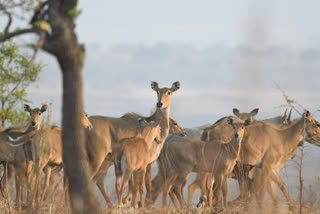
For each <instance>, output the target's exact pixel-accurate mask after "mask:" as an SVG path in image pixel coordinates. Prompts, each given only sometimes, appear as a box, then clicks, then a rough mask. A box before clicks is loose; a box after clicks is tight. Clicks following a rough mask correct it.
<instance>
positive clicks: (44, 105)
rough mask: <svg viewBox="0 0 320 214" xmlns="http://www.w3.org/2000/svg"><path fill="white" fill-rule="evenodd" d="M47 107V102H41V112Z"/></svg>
mask: <svg viewBox="0 0 320 214" xmlns="http://www.w3.org/2000/svg"><path fill="white" fill-rule="evenodd" d="M47 108H48V106H47V104H43V105H42V106H41V112H45V111H47Z"/></svg>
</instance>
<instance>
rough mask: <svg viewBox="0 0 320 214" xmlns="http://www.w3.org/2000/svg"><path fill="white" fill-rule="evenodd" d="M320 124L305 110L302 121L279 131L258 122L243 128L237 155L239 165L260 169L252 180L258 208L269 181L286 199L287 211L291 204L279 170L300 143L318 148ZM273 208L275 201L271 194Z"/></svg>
mask: <svg viewBox="0 0 320 214" xmlns="http://www.w3.org/2000/svg"><path fill="white" fill-rule="evenodd" d="M319 126H320V124H319V123H318V122H317V121H316V120H315V119H314V118H313V117H312V116H311V115H310V112H309V111H305V112H304V114H303V115H302V118H301V119H299V120H296V121H294V122H292V124H291V125H289V126H285V127H283V128H278V127H276V126H274V125H271V124H269V123H264V122H257V123H255V124H253V125H252V126H250V127H248V128H247V129H246V133H245V135H244V137H243V142H242V148H241V152H240V160H239V161H240V163H241V164H247V165H251V166H257V167H260V168H261V173H259V175H257V176H256V177H255V179H254V183H253V187H254V190H253V192H254V194H253V195H255V196H257V202H258V205H259V206H262V200H263V196H264V193H265V190H266V188H267V186H268V181H269V180H270V179H272V181H274V182H275V183H276V184H277V185H278V186H279V188H280V189H281V191H282V193H283V194H284V196H285V198H286V199H287V202H288V205H289V208H290V209H292V208H293V204H292V201H291V198H290V196H289V193H288V191H287V188H286V186H285V183H284V182H283V180H282V178H281V177H280V175H279V172H280V169H281V168H282V167H283V165H284V164H285V163H286V162H287V161H288V160H290V159H291V158H292V157H293V156H294V155H295V154H296V152H297V150H298V146H299V144H300V142H301V140H304V139H305V140H306V141H309V142H310V143H314V144H316V145H319V144H318V142H319V139H320V138H319V136H320V128H319ZM271 196H272V197H273V201H274V203H275V205H276V206H278V200H277V198H276V196H275V195H271Z"/></svg>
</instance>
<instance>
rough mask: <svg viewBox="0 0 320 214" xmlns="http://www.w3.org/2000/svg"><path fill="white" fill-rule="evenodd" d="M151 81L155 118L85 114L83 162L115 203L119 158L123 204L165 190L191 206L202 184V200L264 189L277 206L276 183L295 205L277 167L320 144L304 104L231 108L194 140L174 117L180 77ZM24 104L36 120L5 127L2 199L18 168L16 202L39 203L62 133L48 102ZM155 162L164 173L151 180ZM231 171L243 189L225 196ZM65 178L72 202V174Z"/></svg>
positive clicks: (243, 198)
mask: <svg viewBox="0 0 320 214" xmlns="http://www.w3.org/2000/svg"><path fill="white" fill-rule="evenodd" d="M151 88H152V89H153V90H154V91H155V92H156V93H157V103H156V108H155V110H154V111H153V113H152V114H151V115H150V116H149V117H144V116H143V115H139V114H136V113H127V114H125V115H123V116H122V117H120V118H114V117H105V116H90V117H88V116H87V114H86V113H84V112H83V113H82V114H81V116H82V120H81V122H82V125H83V128H84V129H85V130H86V131H85V151H86V158H87V160H88V165H87V166H83V167H88V171H89V176H90V179H92V181H93V182H94V183H96V185H97V187H98V188H99V190H100V191H101V193H102V195H103V196H104V198H105V200H106V203H107V205H108V206H109V207H112V206H113V205H112V202H111V200H110V198H109V196H108V193H107V191H106V188H105V185H104V178H105V176H106V174H107V172H108V169H109V168H110V166H112V165H114V168H115V175H116V184H115V189H116V193H117V196H118V201H119V207H122V206H124V204H126V203H127V202H128V201H129V200H131V202H132V206H133V207H145V206H151V205H152V204H154V203H155V200H156V199H157V197H158V196H159V194H160V193H161V192H162V194H163V198H162V206H163V208H167V206H168V195H169V196H170V198H171V200H172V202H173V204H174V206H175V207H176V208H177V209H181V208H185V207H191V206H192V200H193V196H194V194H195V192H196V191H197V190H199V189H200V190H201V197H200V202H199V203H198V205H197V206H198V207H203V206H213V207H216V208H219V209H226V208H227V207H228V204H229V206H230V204H236V203H240V202H241V203H248V202H250V201H252V200H253V199H256V201H257V204H258V206H259V207H262V206H263V198H264V194H265V192H268V194H269V195H270V197H271V199H272V201H273V203H274V206H275V207H278V206H279V202H278V197H277V190H276V186H278V187H279V189H280V190H281V192H282V193H283V195H284V196H285V198H286V201H287V203H288V206H289V209H291V210H292V209H294V208H295V207H294V203H293V201H292V200H291V198H290V195H289V193H288V191H287V188H286V185H285V183H284V181H283V180H282V178H281V177H280V174H279V173H280V170H281V168H282V167H283V166H284V164H285V163H286V162H287V161H289V160H290V159H292V158H293V157H294V156H295V154H296V152H297V150H298V147H299V146H301V145H302V144H303V142H304V141H307V142H309V143H311V144H314V145H316V146H319V145H320V123H318V122H317V121H316V120H315V119H314V118H313V117H312V116H311V114H310V112H309V111H307V110H305V111H304V113H303V114H302V115H301V118H297V119H295V120H291V111H290V113H289V114H288V115H287V111H286V112H285V114H284V115H283V116H282V115H281V116H278V117H275V118H270V119H266V120H263V121H256V120H255V119H254V117H255V116H256V115H257V113H258V109H254V110H253V111H251V112H250V113H240V112H239V110H238V109H233V113H234V116H226V117H223V118H221V119H219V120H218V121H217V122H215V123H214V124H213V125H211V126H209V127H207V128H205V129H204V131H203V132H202V135H201V138H200V139H195V138H193V139H191V138H188V136H186V133H185V130H184V129H183V128H181V127H180V126H179V125H178V123H177V122H176V121H175V120H173V119H171V118H170V106H171V97H172V94H173V93H175V92H176V91H177V90H178V89H179V88H180V83H179V82H174V83H173V84H172V86H171V87H170V88H166V87H163V88H160V87H159V84H158V83H157V82H151ZM24 109H25V111H27V112H29V114H30V117H31V119H30V121H27V122H26V123H25V124H24V125H22V126H18V127H8V128H4V129H2V130H1V132H0V161H1V163H2V164H3V166H4V172H3V176H2V178H1V193H2V195H3V197H4V198H7V197H8V192H7V181H9V180H10V179H11V177H13V175H14V178H15V187H16V193H15V197H16V201H15V202H16V206H18V207H20V206H21V204H22V202H23V201H22V198H24V197H23V196H24V195H26V201H27V204H31V205H29V206H37V207H39V206H40V204H41V202H43V201H44V200H46V197H47V194H48V188H49V186H50V177H51V175H52V173H55V172H56V171H57V169H58V170H60V169H63V158H62V157H63V155H62V153H63V151H62V138H61V134H62V132H61V129H60V128H58V127H54V128H48V127H47V126H45V125H44V124H41V120H42V118H41V117H42V114H43V113H44V112H45V111H46V110H47V105H43V106H42V107H41V108H40V109H39V108H34V109H32V108H31V107H30V106H29V105H24ZM168 135H180V136H184V137H181V139H180V140H176V141H173V142H169V141H166V139H167V137H168ZM156 161H157V162H158V173H157V175H156V176H155V177H154V178H153V179H152V178H151V172H152V167H153V165H154V163H155V162H156ZM191 172H196V173H198V174H197V177H196V179H195V180H194V182H193V183H192V184H191V185H189V187H188V197H187V202H186V201H185V199H184V196H183V189H184V186H185V184H186V181H187V178H188V176H189V174H190V173H191ZM228 178H234V179H237V181H238V184H239V190H240V195H239V196H238V198H237V199H235V200H233V201H230V202H228V203H227V193H228V184H227V181H228ZM63 181H64V182H63V183H64V194H65V198H66V203H67V204H68V203H69V200H68V179H67V177H66V176H64V179H63ZM275 184H276V185H275ZM144 185H145V186H146V190H147V193H146V196H145V197H144ZM127 186H128V190H127V189H126V188H127ZM24 188H25V189H26V191H24ZM25 192H27V193H26V194H24V193H25ZM126 192H127V196H126V197H124V194H125V193H126ZM138 192H139V193H140V194H139V195H140V200H139V197H138ZM138 201H139V202H138Z"/></svg>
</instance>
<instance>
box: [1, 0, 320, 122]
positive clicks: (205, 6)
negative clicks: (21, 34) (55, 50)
mask: <svg viewBox="0 0 320 214" xmlns="http://www.w3.org/2000/svg"><path fill="white" fill-rule="evenodd" d="M79 8H80V9H82V10H83V12H82V14H81V15H80V17H79V18H78V19H77V28H76V29H77V33H78V37H79V40H80V41H81V42H83V43H84V44H85V46H86V50H87V57H86V61H85V67H84V86H85V87H84V96H85V109H86V111H87V112H88V113H89V115H94V114H100V115H107V116H121V115H122V114H124V113H126V112H130V111H134V112H139V113H142V114H145V115H148V114H149V113H150V111H151V109H152V108H153V107H154V106H155V103H156V93H155V92H154V91H152V89H151V88H150V82H151V81H158V82H159V84H160V86H170V85H171V84H172V82H174V81H177V80H180V81H181V89H180V90H179V91H177V92H176V93H175V94H174V95H173V98H172V114H171V115H172V117H173V118H175V119H176V120H178V122H179V123H180V124H182V125H183V126H184V127H191V126H199V125H203V124H206V123H213V122H215V120H216V119H218V118H219V117H222V116H225V115H226V114H231V112H232V108H233V107H238V108H239V109H240V111H250V110H252V109H253V108H256V107H259V108H260V113H259V115H258V118H260V119H263V118H266V117H274V116H277V115H279V114H281V113H282V112H283V111H284V109H283V108H277V107H278V106H280V105H281V104H284V100H283V98H282V96H281V92H280V91H279V90H278V89H277V88H276V87H275V83H278V84H279V85H280V86H281V87H282V88H283V89H284V90H285V91H286V92H287V94H288V95H289V96H290V97H292V98H294V99H297V100H298V101H299V103H301V104H302V105H303V106H305V107H306V108H308V109H310V110H311V111H315V110H317V109H319V96H318V91H319V89H320V85H319V83H318V81H319V77H320V75H319V68H320V28H319V27H318V20H319V19H320V15H319V13H318V8H320V2H319V1H308V3H306V2H303V1H292V0H290V1H289V0H287V1H212V0H210V1H209V0H208V1H191V0H190V1H186V0H184V1H182V0H179V1H178V0H177V1H168V0H163V1H150V0H141V1H105V0H99V1H94V3H93V2H92V1H89V0H80V5H79ZM0 23H1V22H0ZM39 60H41V61H42V62H43V64H45V67H44V72H43V73H42V74H41V78H40V82H39V83H38V84H36V85H35V86H33V87H31V88H30V90H29V97H30V98H31V100H33V103H34V105H40V104H41V103H43V102H52V103H53V109H54V111H53V119H54V120H56V121H57V122H58V124H59V120H60V116H61V115H60V109H61V98H60V96H61V75H60V70H59V67H58V66H57V63H56V61H55V59H53V58H52V57H50V56H48V55H45V54H41V56H40V57H39ZM316 116H317V115H316Z"/></svg>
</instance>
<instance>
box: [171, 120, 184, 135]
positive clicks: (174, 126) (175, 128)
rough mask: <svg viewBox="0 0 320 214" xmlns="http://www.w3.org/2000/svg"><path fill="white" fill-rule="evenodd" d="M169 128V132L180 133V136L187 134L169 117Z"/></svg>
mask: <svg viewBox="0 0 320 214" xmlns="http://www.w3.org/2000/svg"><path fill="white" fill-rule="evenodd" d="M169 128H170V129H169V133H170V134H173V135H180V136H182V137H183V136H186V135H187V134H186V132H185V131H184V129H183V128H182V127H181V126H180V125H179V124H178V123H177V122H176V121H175V120H174V119H171V118H170V122H169Z"/></svg>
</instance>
